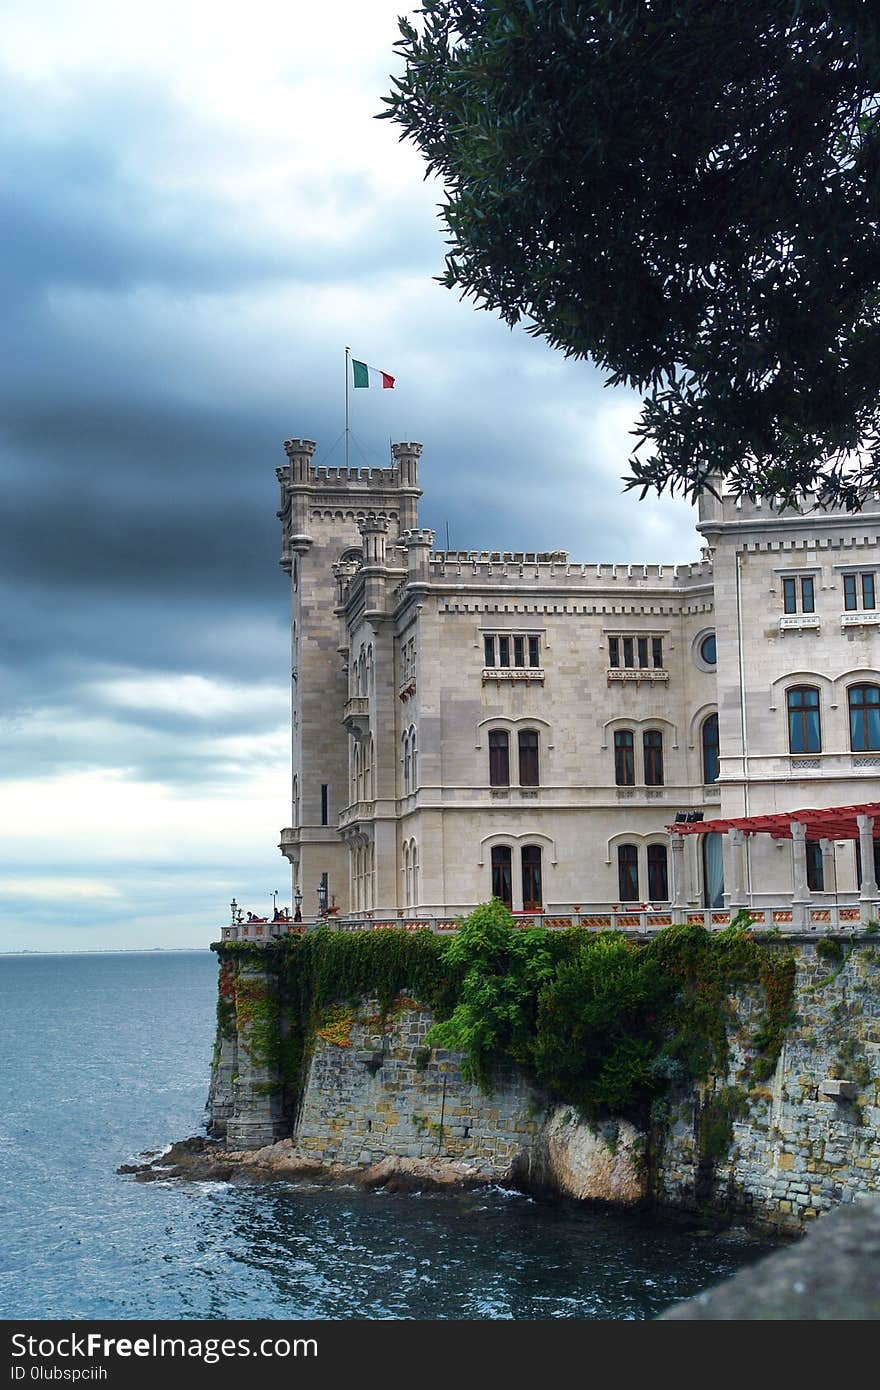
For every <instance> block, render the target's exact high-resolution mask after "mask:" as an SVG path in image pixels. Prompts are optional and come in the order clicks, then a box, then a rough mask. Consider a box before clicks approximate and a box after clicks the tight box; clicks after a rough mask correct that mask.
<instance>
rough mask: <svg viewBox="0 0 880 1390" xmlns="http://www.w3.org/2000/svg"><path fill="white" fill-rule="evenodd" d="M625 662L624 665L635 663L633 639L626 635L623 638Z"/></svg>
mask: <svg viewBox="0 0 880 1390" xmlns="http://www.w3.org/2000/svg"><path fill="white" fill-rule="evenodd" d="M623 664H624V666H633V665H635V663H634V661H633V639H632V638H631V637H624V639H623Z"/></svg>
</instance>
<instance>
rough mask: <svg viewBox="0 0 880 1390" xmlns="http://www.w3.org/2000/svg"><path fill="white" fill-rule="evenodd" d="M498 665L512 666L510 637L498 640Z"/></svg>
mask: <svg viewBox="0 0 880 1390" xmlns="http://www.w3.org/2000/svg"><path fill="white" fill-rule="evenodd" d="M498 665H499V666H509V665H510V638H509V637H499V638H498Z"/></svg>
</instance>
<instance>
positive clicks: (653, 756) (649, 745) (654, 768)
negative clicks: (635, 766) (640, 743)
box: [644, 729, 663, 787]
mask: <svg viewBox="0 0 880 1390" xmlns="http://www.w3.org/2000/svg"><path fill="white" fill-rule="evenodd" d="M644 751H645V786H646V787H662V786H663V734H662V733H661V731H660V730H659V729H646V730H645V736H644Z"/></svg>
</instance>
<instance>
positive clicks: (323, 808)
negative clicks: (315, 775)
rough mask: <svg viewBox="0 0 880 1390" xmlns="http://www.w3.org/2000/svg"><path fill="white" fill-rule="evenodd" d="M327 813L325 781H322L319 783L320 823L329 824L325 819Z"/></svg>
mask: <svg viewBox="0 0 880 1390" xmlns="http://www.w3.org/2000/svg"><path fill="white" fill-rule="evenodd" d="M327 815H328V807H327V783H326V782H322V783H321V824H322V825H328V824H329V821H328V819H327Z"/></svg>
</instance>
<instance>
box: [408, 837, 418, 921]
mask: <svg viewBox="0 0 880 1390" xmlns="http://www.w3.org/2000/svg"><path fill="white" fill-rule="evenodd" d="M409 857H410V866H411V868H412V906H413V907H415V906H416V904H417V903H418V901H419V847H418V845H417V844H416V842H415V840H411V841H410V846H409Z"/></svg>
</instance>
